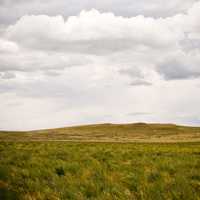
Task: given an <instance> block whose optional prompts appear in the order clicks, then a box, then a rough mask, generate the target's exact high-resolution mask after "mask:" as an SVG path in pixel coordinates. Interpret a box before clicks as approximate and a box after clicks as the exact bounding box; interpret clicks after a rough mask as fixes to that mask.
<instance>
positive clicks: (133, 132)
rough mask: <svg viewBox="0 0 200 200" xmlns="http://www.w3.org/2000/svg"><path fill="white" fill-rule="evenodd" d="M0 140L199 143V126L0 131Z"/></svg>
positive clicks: (162, 125)
mask: <svg viewBox="0 0 200 200" xmlns="http://www.w3.org/2000/svg"><path fill="white" fill-rule="evenodd" d="M0 141H89V142H92V141H93V142H94V141H95V142H189V141H190V142H197V141H199V142H200V128H199V127H186V126H178V125H174V124H145V123H134V124H97V125H87V126H75V127H66V128H58V129H47V130H38V131H26V132H7V131H1V132H0Z"/></svg>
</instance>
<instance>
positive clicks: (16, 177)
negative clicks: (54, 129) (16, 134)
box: [0, 142, 200, 200]
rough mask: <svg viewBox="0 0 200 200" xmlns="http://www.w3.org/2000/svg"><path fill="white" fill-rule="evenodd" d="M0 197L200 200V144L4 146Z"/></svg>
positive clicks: (1, 146)
mask: <svg viewBox="0 0 200 200" xmlns="http://www.w3.org/2000/svg"><path fill="white" fill-rule="evenodd" d="M0 199H2V200H7V199H8V200H12V199H20V200H21V199H22V200H23V199H27V200H29V199H30V200H40V199H42V200H43V199H46V200H47V199H49V200H51V199H52V200H53V199H55V200H56V199H63V200H64V199H66V200H67V199H74V200H75V199H76V200H85V199H91V200H111V199H112V200H117V199H120V200H121V199H122V200H123V199H124V200H127V199H128V200H129V199H130V200H131V199H133V200H134V199H141V200H142V199H144V200H151V199H152V200H157V199H160V200H163V199H174V200H176V199H180V200H184V199H185V200H190V199H194V200H198V199H200V143H177V144H159V143H157V144H153V143H152V144H150V143H149V144H145V143H141V144H138V143H137V144H136V143H126V144H125V143H124V144H123V143H86V142H85V143H69V142H15V143H14V142H0Z"/></svg>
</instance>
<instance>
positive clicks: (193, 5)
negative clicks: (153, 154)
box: [0, 0, 200, 130]
mask: <svg viewBox="0 0 200 200" xmlns="http://www.w3.org/2000/svg"><path fill="white" fill-rule="evenodd" d="M164 3H165V4H164ZM199 105H200V1H199V0H168V1H165V2H164V1H163V0H151V1H149V0H141V1H138V0H32V1H27V0H0V129H1V130H33V129H43V128H54V127H64V126H71V125H77V124H92V123H105V122H109V123H132V122H154V123H177V124H183V125H193V126H200V107H199Z"/></svg>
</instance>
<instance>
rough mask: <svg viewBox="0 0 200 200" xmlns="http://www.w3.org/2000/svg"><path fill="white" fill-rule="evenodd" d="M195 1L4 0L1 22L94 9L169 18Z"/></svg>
mask: <svg viewBox="0 0 200 200" xmlns="http://www.w3.org/2000/svg"><path fill="white" fill-rule="evenodd" d="M194 2H195V0H177V1H174V0H170V1H168V2H167V3H165V6H163V0H152V1H149V0H141V1H136V0H96V1H93V0H89V1H88V0H67V1H66V0H57V1H55V0H32V1H26V0H1V1H0V23H1V24H10V23H14V22H15V21H16V20H18V19H19V18H20V17H21V16H23V15H25V14H36V15H38V14H46V15H50V16H52V15H58V14H59V15H63V16H64V17H65V18H67V17H68V16H71V15H77V14H78V13H79V12H80V11H81V10H83V9H86V10H90V9H92V8H95V9H97V10H100V11H102V12H113V13H115V14H116V15H118V16H129V17H130V16H136V15H139V14H140V15H144V16H154V17H166V16H172V15H174V14H176V13H180V12H184V11H185V10H187V9H188V8H189V7H190V6H191V5H192V4H193V3H194Z"/></svg>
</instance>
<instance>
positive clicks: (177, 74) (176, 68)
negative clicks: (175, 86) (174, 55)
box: [157, 59, 200, 80]
mask: <svg viewBox="0 0 200 200" xmlns="http://www.w3.org/2000/svg"><path fill="white" fill-rule="evenodd" d="M192 65H194V64H193V63H192V60H191V63H190V64H187V63H184V59H183V61H179V60H169V61H166V62H164V63H162V64H160V65H158V66H157V72H158V73H160V74H161V75H162V76H163V77H164V79H166V80H178V79H191V78H198V77H200V70H199V69H198V67H193V66H192Z"/></svg>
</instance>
